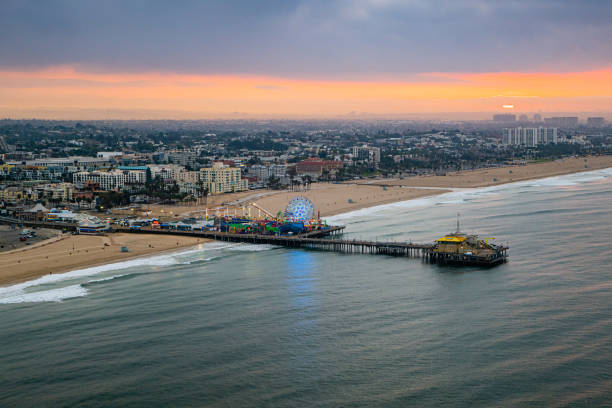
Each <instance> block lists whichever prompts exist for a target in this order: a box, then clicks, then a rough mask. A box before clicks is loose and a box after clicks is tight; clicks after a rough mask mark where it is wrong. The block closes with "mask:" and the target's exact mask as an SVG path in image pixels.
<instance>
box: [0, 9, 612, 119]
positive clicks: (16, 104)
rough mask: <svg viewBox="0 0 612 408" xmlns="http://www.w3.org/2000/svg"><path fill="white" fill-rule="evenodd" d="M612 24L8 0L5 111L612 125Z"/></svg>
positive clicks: (17, 114) (2, 63) (2, 85)
mask: <svg viewBox="0 0 612 408" xmlns="http://www.w3.org/2000/svg"><path fill="white" fill-rule="evenodd" d="M610 17H612V4H611V3H607V2H599V1H592V2H587V3H583V4H575V3H573V2H570V1H542V2H538V3H537V4H533V3H531V2H528V1H524V0H519V1H516V2H513V3H511V4H510V3H507V4H506V3H504V4H496V3H491V2H487V1H484V0H466V1H463V2H460V3H458V2H451V1H448V0H439V1H433V2H426V1H421V0H414V1H410V2H400V1H395V0H355V1H344V0H336V1H331V2H320V1H310V2H308V1H303V0H290V1H273V0H271V1H265V2H262V3H261V4H259V5H258V7H257V8H255V7H253V5H252V4H250V3H248V2H243V1H233V2H222V1H209V2H206V3H197V2H194V3H184V4H181V5H180V6H176V5H169V4H165V3H164V2H159V1H154V0H151V1H144V2H141V3H134V4H123V3H121V2H118V1H108V2H104V3H103V4H99V3H96V2H93V1H72V0H58V1H54V2H46V3H39V2H36V1H17V0H9V1H7V2H4V3H3V4H2V5H0V34H1V35H0V57H2V58H0V99H1V100H3V101H4V102H3V103H2V105H1V106H0V117H7V118H12V119H26V118H41V119H59V120H68V119H72V120H129V119H140V120H152V119H171V120H172V119H174V120H189V119H191V120H197V119H226V118H266V119H271V118H274V119H287V118H303V119H311V118H347V117H348V118H351V117H359V118H363V117H372V118H381V117H383V118H386V117H389V118H397V117H406V118H414V117H417V118H429V119H430V120H431V119H436V120H457V119H459V115H463V117H464V118H465V120H477V119H478V120H480V119H486V118H485V115H489V116H490V115H492V114H494V113H501V112H508V111H512V112H513V113H516V114H517V115H520V114H525V113H528V114H533V113H542V114H549V113H551V114H552V113H566V114H571V115H576V114H579V115H581V114H590V113H592V114H594V115H597V116H604V117H605V118H606V119H610V118H612V59H611V58H610V55H612V45H611V44H610V42H609V41H607V39H608V38H610V36H612V28H611V27H610V25H609V24H608V21H609V20H610ZM510 105H511V106H513V108H512V109H507V108H504V106H510ZM470 118H471V119H470Z"/></svg>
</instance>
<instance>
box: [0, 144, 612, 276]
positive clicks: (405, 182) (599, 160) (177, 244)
mask: <svg viewBox="0 0 612 408" xmlns="http://www.w3.org/2000/svg"><path fill="white" fill-rule="evenodd" d="M609 167H612V156H591V157H586V158H585V157H579V158H567V159H562V160H557V161H551V162H544V163H536V164H527V165H519V166H507V167H500V168H492V169H480V170H475V171H463V172H457V173H449V174H448V175H446V176H418V177H410V178H405V179H401V180H400V179H384V180H383V179H373V180H360V181H358V182H352V183H342V184H333V183H315V184H313V185H312V186H311V187H310V188H309V189H307V190H301V191H287V190H282V191H273V190H257V191H249V192H242V193H234V194H223V195H217V196H211V197H209V199H208V203H207V206H206V205H200V206H193V205H186V206H180V205H178V206H150V207H147V208H146V209H147V210H151V211H152V213H151V214H149V215H148V216H162V217H163V218H166V219H175V220H179V219H181V218H182V217H185V216H190V215H191V216H194V215H203V214H204V213H203V212H201V213H198V211H203V210H204V209H205V208H206V207H208V208H214V207H219V206H221V207H224V206H225V207H227V208H229V211H228V213H230V214H232V213H233V210H234V209H236V214H237V215H241V214H242V209H241V207H240V206H241V205H243V203H244V202H247V201H255V202H256V203H257V204H259V205H260V206H261V207H263V208H265V209H267V210H268V211H270V212H272V213H274V214H276V213H277V212H278V211H281V210H283V209H284V208H285V206H286V205H287V203H288V202H289V200H291V199H292V198H293V197H296V196H299V195H301V196H305V197H307V198H309V199H310V200H312V201H313V202H314V204H315V208H316V209H317V211H319V212H320V214H321V216H322V217H325V216H331V215H336V214H340V213H344V212H349V211H354V210H358V209H361V208H366V207H371V206H376V205H381V204H387V203H392V202H397V201H406V200H411V199H414V198H418V197H424V196H431V195H436V194H441V193H444V192H448V191H449V190H448V188H474V187H485V186H490V185H495V184H504V183H510V182H516V181H522V180H528V179H537V178H543V177H551V176H557V175H563V174H570V173H576V172H583V171H591V170H597V169H603V168H609ZM411 187H414V188H411ZM424 187H426V188H424ZM117 213H118V212H114V213H113V216H117ZM128 213H131V214H133V215H142V216H145V215H144V214H142V213H140V211H130V212H128ZM251 215H252V216H257V215H258V214H257V210H256V209H254V208H251ZM204 241H205V240H202V239H197V238H191V237H176V236H169V235H141V234H138V235H131V234H109V235H108V236H74V235H65V236H61V237H59V238H58V237H55V238H51V239H50V240H47V241H41V242H39V243H37V244H35V245H32V246H28V247H24V248H21V249H15V250H12V251H5V252H0V285H7V284H11V283H16V282H21V281H25V280H29V279H33V278H36V277H39V276H42V275H45V274H48V273H61V272H67V271H70V270H74V269H79V268H83V267H87V266H94V265H100V264H104V263H110V262H116V261H121V260H125V259H129V258H134V257H139V256H144V255H149V254H154V253H159V252H161V251H168V250H175V249H176V248H181V247H188V246H194V245H197V244H198V243H200V242H204ZM105 244H107V245H108V246H105ZM122 246H126V247H128V248H129V251H130V252H127V253H123V252H121V247H122ZM73 248H74V249H73Z"/></svg>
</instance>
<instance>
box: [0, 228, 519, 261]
mask: <svg viewBox="0 0 612 408" xmlns="http://www.w3.org/2000/svg"><path fill="white" fill-rule="evenodd" d="M0 223H5V224H6V223H13V224H20V225H22V226H25V227H40V228H55V229H62V230H68V231H76V230H77V228H78V227H77V226H76V225H75V224H66V223H59V222H33V221H24V220H16V219H9V218H7V217H0ZM343 230H344V226H332V227H329V228H326V229H323V230H318V231H311V232H306V233H303V234H299V235H289V236H287V235H282V236H278V235H260V234H235V233H227V232H219V231H181V230H168V229H159V228H150V227H147V228H130V227H124V226H113V227H112V228H111V230H110V232H123V233H134V234H160V235H180V236H190V237H198V238H207V239H214V240H217V241H227V242H243V243H250V244H268V245H274V246H282V247H287V248H303V249H310V250H319V251H329V252H339V253H346V254H371V255H387V256H395V257H409V258H422V259H424V260H425V261H428V262H431V263H437V264H455V265H475V266H494V265H497V264H499V263H503V262H506V260H507V254H506V250H507V249H508V248H505V247H503V248H502V250H503V251H502V252H501V253H500V254H499V255H498V256H495V257H492V258H491V257H489V258H481V257H475V256H470V255H460V254H450V253H441V252H437V251H436V250H435V245H434V244H419V243H412V242H379V241H363V240H347V239H341V237H340V236H341V235H342V232H343Z"/></svg>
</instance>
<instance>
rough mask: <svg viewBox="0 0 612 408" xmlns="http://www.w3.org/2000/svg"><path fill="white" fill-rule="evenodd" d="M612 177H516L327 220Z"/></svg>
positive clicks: (606, 173) (610, 171)
mask: <svg viewBox="0 0 612 408" xmlns="http://www.w3.org/2000/svg"><path fill="white" fill-rule="evenodd" d="M609 177H612V168H607V169H600V170H591V171H585V172H580V173H572V174H566V175H561V176H552V177H546V178H541V179H533V180H524V181H516V182H513V183H506V184H498V185H494V186H487V187H476V188H455V189H453V191H450V192H448V193H443V194H438V195H433V196H426V197H420V198H415V199H411V200H406V201H398V202H395V203H389V204H381V205H376V206H372V207H366V208H361V209H359V210H355V211H349V212H346V213H342V214H337V215H333V216H330V217H325V220H326V221H327V222H328V223H329V224H331V225H338V224H340V223H341V221H348V220H351V219H354V218H363V217H371V216H377V215H381V216H382V215H384V213H385V212H386V211H387V210H392V209H397V208H402V209H405V208H413V207H414V208H419V207H426V206H433V205H456V204H462V203H465V202H468V201H473V200H477V199H481V198H485V197H487V196H490V195H491V194H497V193H502V192H511V191H512V190H514V189H517V188H527V189H530V188H532V187H563V186H572V185H578V184H584V183H589V182H593V181H598V180H602V179H606V178H609Z"/></svg>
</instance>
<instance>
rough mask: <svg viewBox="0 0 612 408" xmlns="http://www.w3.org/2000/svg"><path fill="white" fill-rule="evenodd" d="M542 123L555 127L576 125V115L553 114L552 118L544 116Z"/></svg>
mask: <svg viewBox="0 0 612 408" xmlns="http://www.w3.org/2000/svg"><path fill="white" fill-rule="evenodd" d="M544 123H546V124H547V125H550V126H555V127H565V128H568V127H576V126H577V125H578V117H577V116H553V117H552V118H544Z"/></svg>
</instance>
